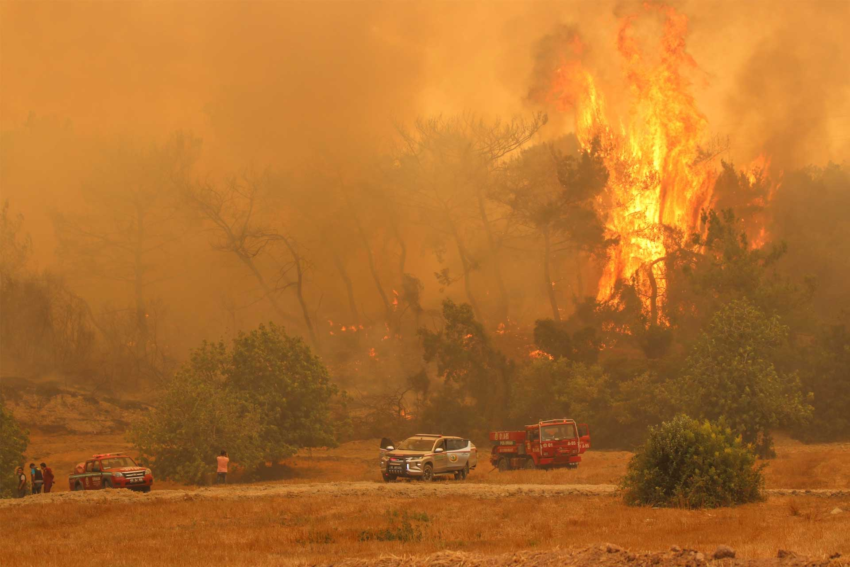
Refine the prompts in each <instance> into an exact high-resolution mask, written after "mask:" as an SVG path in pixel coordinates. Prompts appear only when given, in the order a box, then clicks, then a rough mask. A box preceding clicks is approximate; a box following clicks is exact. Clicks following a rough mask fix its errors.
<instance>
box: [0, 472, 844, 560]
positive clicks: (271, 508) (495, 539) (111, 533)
mask: <svg viewBox="0 0 850 567" xmlns="http://www.w3.org/2000/svg"><path fill="white" fill-rule="evenodd" d="M0 525H3V526H4V529H3V530H0V550H2V552H0V563H2V564H3V565H6V564H8V565H39V566H45V565H69V564H72V563H73V564H77V561H76V560H75V559H74V558H79V557H86V558H87V559H88V560H89V561H92V562H96V563H108V564H110V565H173V564H180V565H182V566H199V567H200V566H207V565H210V564H222V565H228V566H232V565H240V566H241V565H252V566H253V565H259V566H264V565H275V566H277V565H280V566H291V565H331V564H333V565H336V564H339V562H341V561H342V560H346V559H362V560H364V561H368V562H367V563H362V562H361V563H351V565H367V564H372V562H375V564H386V565H402V564H404V565H407V564H411V563H414V562H416V561H419V562H420V564H423V565H424V564H429V563H421V562H425V561H432V560H433V558H431V559H428V558H427V557H428V556H429V555H431V554H434V553H437V552H441V551H462V552H464V553H467V554H471V555H470V557H471V559H470V561H469V562H468V563H442V564H469V565H500V564H506V563H504V562H502V563H500V562H501V561H503V559H504V557H503V558H502V559H499V556H502V555H503V554H516V553H521V552H522V553H532V552H538V551H539V552H547V553H550V552H551V553H562V552H569V553H573V552H578V551H580V550H582V549H585V548H587V547H588V546H597V545H602V544H606V543H612V544H615V545H617V546H622V547H623V548H624V549H628V550H630V551H631V552H633V553H635V554H643V553H659V552H663V551H665V550H668V549H670V547H671V546H673V545H679V546H681V547H683V548H685V547H687V548H692V549H695V550H697V551H699V552H702V553H703V554H704V555H705V556H706V557H709V556H710V554H711V553H712V552H713V550H714V549H716V548H717V546H719V545H728V546H730V547H732V548H734V549H735V550H736V551H737V556H738V558H740V559H744V560H750V559H769V558H775V557H776V555H777V552H778V550H780V549H787V550H792V551H794V552H796V553H798V554H800V555H801V556H806V557H810V558H812V559H816V560H825V559H826V558H828V557H830V556H833V555H835V554H836V553H839V554H841V556H842V557H844V558H848V557H850V538H848V537H847V534H848V533H850V495H848V494H847V493H846V492H844V493H840V494H839V493H834V492H833V493H830V494H828V493H826V492H823V493H812V494H799V495H796V496H790V495H773V496H770V497H769V498H768V500H767V501H766V502H763V503H758V504H750V505H746V506H739V507H736V508H726V509H719V510H680V509H652V508H635V507H629V506H626V505H624V504H623V503H622V500H621V499H620V498H619V497H618V496H616V495H615V494H614V492H613V489H612V488H609V487H608V486H605V485H596V486H592V485H581V486H567V485H562V486H554V485H540V486H536V487H530V486H528V485H524V486H519V487H518V486H516V485H486V484H480V483H471V482H468V483H467V482H461V481H445V482H435V483H432V484H431V485H423V484H421V483H415V484H414V483H397V484H393V485H383V484H378V483H365V482H358V483H315V484H305V483H299V484H290V485H281V484H277V485H274V484H269V485H261V486H253V485H241V486H240V485H230V486H225V487H213V488H202V489H199V490H197V491H183V490H158V491H156V490H155V491H153V492H151V493H150V494H136V493H131V492H129V491H122V490H107V491H98V492H84V493H73V492H65V493H57V494H52V495H38V496H33V497H27V498H25V499H23V501H6V502H4V503H3V506H2V507H0ZM485 556H486V557H485ZM534 557H535V559H534V560H533V561H532V560H529V561H528V562H526V564H528V565H548V564H558V563H557V561H556V559H557V556H553V557H555V559H552V560H551V561H550V562H549V563H547V562H546V561H549V559H546V560H545V561H544V559H545V557H547V556H546V555H545V554H544V555H541V556H536V555H535V556H534ZM582 557H584V556H582V555H577V556H576V557H575V558H573V559H574V560H573V559H570V561H572V562H571V563H570V562H568V563H566V564H568V565H593V564H596V563H581V562H579V561H580V559H581V558H582ZM606 557H607V556H606ZM623 557H624V558H626V559H623V561H628V560H627V557H628V556H627V555H623ZM388 558H389V559H388ZM392 558H395V559H392ZM414 558H416V559H414ZM680 559H681V561H679V560H680ZM696 559H697V556H696V555H694V556H693V557H690V558H684V559H683V558H679V559H676V561H679V562H674V563H667V564H669V565H686V564H688V565H699V564H700V563H699V562H698V561H696ZM491 560H492V562H489V563H487V562H485V563H481V561H491ZM6 561H8V563H7V562H6ZM386 561H396V562H395V563H392V562H390V563H386ZM434 561H436V560H434ZM504 561H507V559H504ZM647 561H650V560H649V559H647ZM553 562H554V563H553ZM430 564H435V565H440V564H441V563H438V562H432V563H430ZM609 564H611V565H620V564H626V563H609ZM629 564H633V563H631V562H629ZM637 564H649V563H637ZM724 564H728V563H724ZM662 565H664V564H662Z"/></svg>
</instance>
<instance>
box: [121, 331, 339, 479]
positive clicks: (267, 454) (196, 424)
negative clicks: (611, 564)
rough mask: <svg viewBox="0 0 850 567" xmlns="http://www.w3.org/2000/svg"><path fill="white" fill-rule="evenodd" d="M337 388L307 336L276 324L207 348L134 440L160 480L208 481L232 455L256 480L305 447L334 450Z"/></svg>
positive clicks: (169, 386)
mask: <svg viewBox="0 0 850 567" xmlns="http://www.w3.org/2000/svg"><path fill="white" fill-rule="evenodd" d="M336 394H337V390H336V387H335V386H334V385H333V384H331V383H330V378H329V376H328V371H327V369H326V368H325V366H324V365H323V364H322V362H321V360H319V358H318V357H316V356H315V355H314V354H313V353H312V352H311V350H310V348H309V347H308V346H307V345H305V344H304V342H303V341H302V340H301V339H300V338H295V337H290V336H288V335H287V334H286V333H285V332H284V330H283V329H282V328H279V327H276V326H275V325H273V324H270V325H268V326H265V325H260V327H259V328H258V329H256V330H254V331H251V332H250V333H240V334H239V336H238V337H237V338H236V339H234V340H233V346H232V348H230V349H228V348H227V346H226V345H225V344H224V343H221V342H219V343H206V342H205V343H204V344H203V345H202V346H201V347H200V348H199V349H196V350H194V351H193V352H192V355H191V358H190V360H189V361H188V362H186V363H185V364H184V365H183V366H182V367H181V368H180V369H179V370H178V371H177V372H176V373H175V374H174V376H173V377H171V378H170V379H169V380H168V381H167V382H166V387H165V389H164V391H163V392H162V393H161V395H160V397H159V400H157V402H156V405H155V407H154V409H153V410H152V411H151V412H150V413H149V414H148V416H147V417H146V418H145V419H143V420H141V421H140V422H139V423H137V424H136V425H135V426H134V427H133V429H132V430H131V432H130V434H129V439H130V441H131V442H132V443H133V444H134V445H135V447H136V448H137V449H138V451H139V453H140V454H141V457H142V462H144V463H145V464H152V465H153V466H154V467H155V469H154V472H155V474H156V475H157V477H158V478H161V479H172V480H177V481H180V482H189V483H201V482H203V480H204V478H205V477H207V476H208V475H211V473H212V472H213V471H215V470H216V469H215V465H216V456H217V455H218V454H219V452H220V451H221V450H222V449H224V450H226V451H227V452H228V455H229V456H230V458H231V464H232V465H238V467H239V468H241V469H242V470H243V471H245V472H246V473H248V474H252V473H254V472H255V471H256V470H257V469H259V468H260V467H261V466H263V464H264V463H265V462H267V461H271V462H278V461H280V460H281V459H284V458H287V457H289V456H291V455H294V454H295V452H296V451H297V450H298V449H300V448H302V447H322V446H334V445H335V444H336V439H335V434H336V426H337V425H338V424H339V423H342V420H341V419H338V418H335V417H334V416H333V415H332V409H333V408H332V401H333V398H334V396H336Z"/></svg>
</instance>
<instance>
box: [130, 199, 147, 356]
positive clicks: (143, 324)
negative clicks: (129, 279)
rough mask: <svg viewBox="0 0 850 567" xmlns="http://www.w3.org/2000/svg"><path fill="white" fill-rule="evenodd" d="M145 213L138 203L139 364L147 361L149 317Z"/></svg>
mask: <svg viewBox="0 0 850 567" xmlns="http://www.w3.org/2000/svg"><path fill="white" fill-rule="evenodd" d="M144 243H145V212H144V210H143V208H142V206H141V204H140V203H136V242H135V250H134V251H133V252H134V258H133V260H134V261H133V287H134V292H135V298H136V331H137V333H138V336H137V337H136V345H135V347H136V348H135V350H136V359H137V363H138V364H141V363H142V361H144V360H146V359H147V344H148V317H147V315H148V314H147V308H146V305H145V263H144Z"/></svg>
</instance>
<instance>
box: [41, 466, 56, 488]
mask: <svg viewBox="0 0 850 567" xmlns="http://www.w3.org/2000/svg"><path fill="white" fill-rule="evenodd" d="M41 476H42V477H44V493H45V494H47V493H49V492H50V489H51V487H52V486H53V479H54V476H53V469H51V468H50V467H48V466H47V465H45V464H44V463H41Z"/></svg>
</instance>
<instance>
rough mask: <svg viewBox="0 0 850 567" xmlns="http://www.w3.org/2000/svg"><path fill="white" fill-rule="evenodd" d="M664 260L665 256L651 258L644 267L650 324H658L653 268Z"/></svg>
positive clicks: (656, 289)
mask: <svg viewBox="0 0 850 567" xmlns="http://www.w3.org/2000/svg"><path fill="white" fill-rule="evenodd" d="M665 260H667V258H666V257H664V258H658V259H657V260H653V261H652V262H650V263H649V265H648V266H647V268H646V273H647V278H648V279H649V324H650V325H652V326H655V325H658V282H657V281H656V280H655V272H654V269H655V265H656V264H658V263H659V262H663V261H665Z"/></svg>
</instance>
